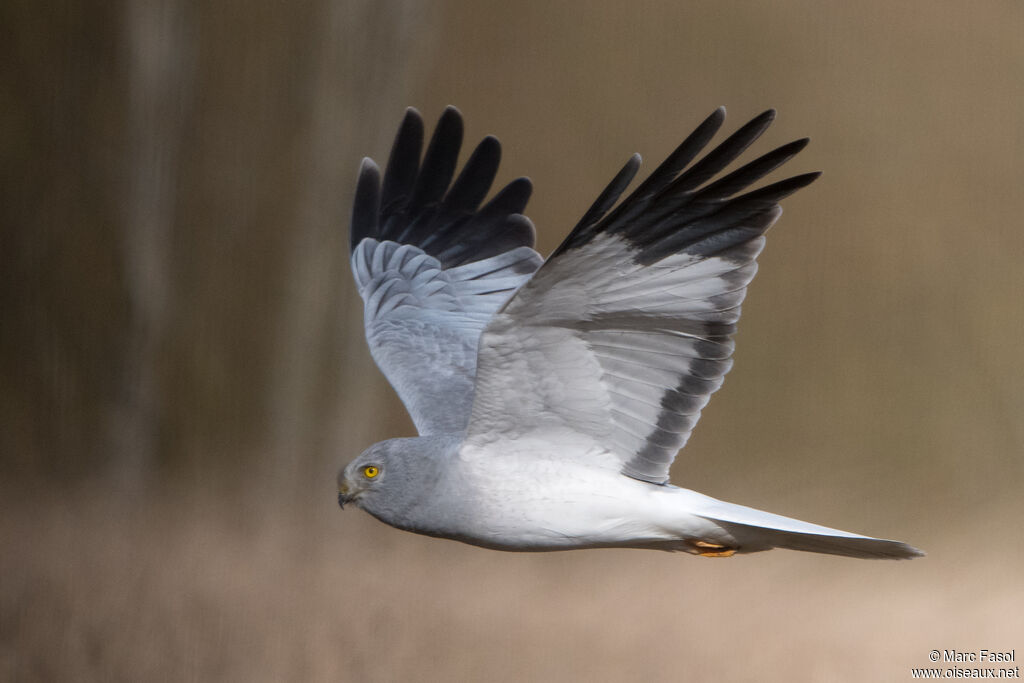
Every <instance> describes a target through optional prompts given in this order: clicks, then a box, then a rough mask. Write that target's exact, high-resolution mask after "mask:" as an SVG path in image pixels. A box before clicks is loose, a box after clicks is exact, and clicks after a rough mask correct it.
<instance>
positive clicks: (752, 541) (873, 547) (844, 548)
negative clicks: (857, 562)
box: [713, 520, 924, 560]
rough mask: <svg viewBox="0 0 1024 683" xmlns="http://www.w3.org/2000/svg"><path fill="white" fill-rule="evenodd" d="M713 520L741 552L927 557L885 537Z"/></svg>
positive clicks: (883, 557)
mask: <svg viewBox="0 0 1024 683" xmlns="http://www.w3.org/2000/svg"><path fill="white" fill-rule="evenodd" d="M713 521H714V522H715V523H716V524H718V525H719V526H721V527H722V528H723V529H725V531H727V532H728V533H729V535H730V536H732V537H733V538H735V539H736V543H737V545H738V548H737V552H740V553H745V552H757V551H759V550H770V549H772V548H786V549H788V550H802V551H804V552H809V553H824V554H827V555H843V556H845V557H859V558H864V559H887V560H909V559H913V558H915V557H921V556H922V555H924V553H923V552H921V551H920V550H918V549H917V548H914V547H912V546H909V545H907V544H906V543H903V542H901V541H890V540H886V539H883V538H871V537H870V536H855V535H847V534H846V533H845V532H838V533H840V534H843V535H830V534H824V533H804V532H796V531H785V530H782V529H772V528H769V527H756V526H749V525H746V524H734V523H731V522H725V521H722V520H713Z"/></svg>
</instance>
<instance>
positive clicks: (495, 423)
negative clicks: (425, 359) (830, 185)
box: [467, 109, 818, 483]
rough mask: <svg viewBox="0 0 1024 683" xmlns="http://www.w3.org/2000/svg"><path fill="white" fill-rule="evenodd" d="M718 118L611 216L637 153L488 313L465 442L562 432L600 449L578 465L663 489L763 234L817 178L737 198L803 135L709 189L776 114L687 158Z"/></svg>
mask: <svg viewBox="0 0 1024 683" xmlns="http://www.w3.org/2000/svg"><path fill="white" fill-rule="evenodd" d="M724 118H725V110H724V109H719V110H717V111H715V112H714V113H713V114H712V115H711V116H710V117H708V118H707V119H706V120H705V121H704V122H703V123H702V124H701V125H700V126H699V127H698V128H697V129H696V130H695V131H694V132H693V133H692V134H691V135H690V136H689V137H688V138H687V139H686V140H685V141H684V142H683V143H682V144H681V145H680V146H679V147H678V148H677V149H676V150H675V152H673V153H672V154H671V155H670V156H669V157H668V159H666V160H665V162H664V163H662V164H661V166H659V167H658V168H657V169H656V170H655V171H654V172H653V173H652V174H651V176H650V177H649V178H647V180H645V181H644V182H643V183H642V184H640V185H639V186H638V188H637V189H636V190H635V191H634V192H633V193H632V194H631V195H629V197H628V198H627V199H625V200H624V201H622V202H621V203H620V204H619V205H618V206H617V207H615V209H614V210H612V211H611V212H610V213H609V209H611V208H612V206H613V205H614V204H615V202H616V201H617V200H618V198H619V196H620V195H621V194H622V192H623V191H624V190H625V188H626V186H627V185H628V184H629V183H630V181H631V180H632V178H633V176H634V175H635V173H636V171H637V168H638V167H639V157H638V156H634V157H633V158H632V159H630V160H629V162H628V163H627V164H626V166H625V167H624V168H623V169H622V171H620V172H619V174H618V175H617V176H616V177H615V179H614V180H613V181H612V182H611V184H610V185H609V186H608V188H607V189H605V191H604V192H603V193H602V194H601V196H600V197H599V198H598V199H597V201H596V202H595V203H594V205H593V206H592V207H591V208H590V210H588V211H587V213H586V214H585V215H584V217H583V218H582V219H581V221H580V222H579V224H578V225H577V226H576V227H575V228H574V229H573V231H572V232H571V233H570V235H569V236H568V238H567V239H566V240H565V241H564V242H563V243H562V245H561V246H559V247H558V249H557V250H556V251H555V252H554V254H552V256H551V257H550V258H549V259H548V260H547V261H546V262H545V263H544V265H543V267H542V268H541V269H540V270H538V271H537V273H536V274H535V275H534V276H533V277H532V278H531V279H530V280H529V282H527V283H526V284H525V285H524V286H523V287H521V288H520V289H519V290H518V291H517V292H516V294H515V295H514V296H513V297H512V298H511V299H509V301H508V302H507V303H506V304H505V305H504V307H503V308H502V309H501V310H500V311H499V312H498V313H496V314H495V316H494V318H493V319H492V320H491V322H490V323H489V324H488V326H487V328H486V329H485V330H484V333H483V335H482V336H481V338H480V347H479V356H478V359H477V380H476V392H475V398H474V403H473V412H472V416H471V418H470V423H469V427H468V430H467V447H469V448H472V447H474V446H482V445H484V444H487V443H488V442H491V441H493V440H495V439H498V438H507V437H508V436H509V435H523V434H530V433H538V432H544V431H545V430H546V431H548V432H549V433H552V434H554V433H556V432H559V431H561V432H562V433H564V432H565V430H567V429H568V430H572V431H573V432H575V433H577V434H580V435H585V436H587V437H590V443H592V444H600V445H601V446H602V447H603V450H602V451H601V455H600V456H596V455H595V453H596V451H595V450H594V449H593V448H591V449H590V450H589V451H588V452H589V453H590V455H587V456H580V457H588V458H594V457H602V458H604V462H606V463H607V464H609V465H612V466H615V467H618V468H619V469H621V471H622V472H623V473H624V474H626V475H629V476H631V477H634V478H636V479H641V480H644V481H650V482H655V483H663V482H665V481H667V480H668V471H669V466H670V465H671V463H672V461H673V459H674V458H675V455H676V453H677V451H678V450H679V449H680V448H682V446H683V445H684V444H685V443H686V440H687V438H688V437H689V435H690V432H691V430H692V429H693V427H694V425H695V424H696V423H697V420H698V418H699V417H700V411H701V409H702V408H703V407H704V405H705V404H706V403H707V401H708V398H709V397H710V395H711V394H712V393H713V392H714V391H716V390H717V389H718V388H719V387H720V386H721V384H722V379H723V377H724V376H725V373H726V372H728V370H729V367H730V365H731V363H732V361H731V359H730V357H731V355H732V351H733V341H732V336H733V333H734V332H735V330H736V322H737V320H738V319H739V316H740V303H741V302H742V301H743V297H744V295H745V293H746V287H747V284H748V283H749V282H750V280H751V279H752V278H753V277H754V273H755V271H756V270H757V263H756V261H755V259H756V258H757V255H758V254H759V253H760V251H761V249H762V247H763V246H764V237H763V234H764V232H765V231H766V230H767V229H768V228H769V227H770V226H771V225H772V223H774V222H775V220H776V219H777V218H778V217H779V214H780V213H781V209H780V208H779V206H778V203H777V202H778V201H779V200H780V199H782V198H783V197H785V196H787V195H789V194H791V193H792V192H795V191H796V190H798V189H799V188H801V187H804V186H805V185H807V184H809V183H810V182H811V181H813V180H814V179H815V178H816V177H817V176H818V174H817V173H808V174H804V175H798V176H795V177H792V178H789V179H787V180H782V181H780V182H776V183H773V184H771V185H767V186H765V187H762V188H760V189H756V190H753V191H749V192H746V193H745V194H740V193H742V192H744V191H745V190H746V189H747V188H748V187H749V186H750V185H751V184H753V183H755V182H757V181H758V180H759V179H761V178H762V177H763V176H764V175H766V174H767V173H769V172H770V171H772V170H774V169H775V168H777V167H778V166H779V165H781V164H782V163H784V162H785V161H787V160H788V159H789V158H790V157H792V156H793V155H794V154H796V153H797V152H799V151H800V150H801V149H802V148H803V147H804V146H805V145H806V143H807V140H806V139H804V140H797V141H795V142H792V143H789V144H787V145H783V146H782V147H779V148H778V149H776V150H774V151H771V152H768V153H767V154H765V155H764V156H761V157H759V158H758V159H755V160H754V161H751V162H750V163H748V164H746V165H744V166H743V167H741V168H739V169H738V170H735V171H733V172H731V173H729V174H728V175H725V176H723V177H721V178H719V179H718V180H714V181H712V178H714V176H716V175H717V174H718V173H719V172H720V171H721V170H722V169H724V168H725V167H726V166H727V165H728V164H729V163H731V162H732V161H733V160H735V159H736V158H737V157H738V156H740V154H741V153H742V152H743V151H744V150H745V149H746V148H747V146H749V145H750V144H751V143H752V142H753V141H754V140H756V139H757V138H758V137H759V136H760V135H761V133H762V132H764V130H765V129H766V128H767V127H768V125H769V124H770V123H771V121H772V119H773V118H774V112H772V111H768V112H765V113H764V114H762V115H760V116H758V117H757V118H755V119H753V120H752V121H751V122H750V123H748V124H746V125H745V126H743V127H742V128H740V129H739V130H738V131H737V132H736V133H734V134H733V135H732V136H730V137H729V138H728V139H727V140H725V141H724V142H722V143H721V144H720V145H718V146H717V147H716V148H715V149H713V150H712V151H710V152H708V153H707V154H706V155H705V156H704V157H703V158H702V159H700V160H699V161H697V162H696V163H693V164H692V165H691V162H693V160H694V159H695V158H696V157H697V156H698V155H699V154H700V152H701V151H702V150H703V149H704V148H705V146H706V145H707V144H708V142H709V141H710V140H711V138H712V137H713V136H714V134H715V133H716V132H717V130H718V129H719V127H720V126H721V124H722V122H723V121H724ZM586 450H587V449H583V448H581V449H578V451H579V453H581V454H582V453H583V452H585V451H586ZM609 451H610V453H611V455H612V457H609V456H608V452H609ZM467 452H468V451H467ZM479 452H493V449H484V450H482V451H479ZM557 455H558V454H557V453H556V454H554V456H555V457H557ZM566 457H569V456H566Z"/></svg>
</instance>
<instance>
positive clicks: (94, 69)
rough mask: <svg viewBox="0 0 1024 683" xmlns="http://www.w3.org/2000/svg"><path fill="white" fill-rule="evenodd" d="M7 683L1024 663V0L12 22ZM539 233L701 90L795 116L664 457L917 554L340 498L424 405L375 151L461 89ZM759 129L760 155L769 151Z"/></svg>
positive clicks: (15, 8) (5, 271)
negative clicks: (362, 183)
mask: <svg viewBox="0 0 1024 683" xmlns="http://www.w3.org/2000/svg"><path fill="white" fill-rule="evenodd" d="M0 27H2V28H0V32H2V35H0V54H2V59H0V87H2V95H0V145H2V155H3V159H4V164H3V168H2V171H0V173H2V174H3V180H2V193H3V194H2V197H0V228H2V243H0V255H2V259H3V260H2V262H0V283H2V284H0V307H2V312H3V317H2V323H0V477H2V482H0V495H2V498H0V509H2V516H0V543H2V546H0V576H2V579H0V678H2V679H3V680H11V681H37V680H39V681H48V680H76V681H119V680H125V681H141V680H145V681H157V680H169V681H176V680H200V681H209V680H247V681H252V680H261V681H262V680H267V681H285V680H287V681H299V680H310V681H342V680H344V681H348V680H351V681H369V680H460V679H464V680H523V679H534V680H576V679H586V680H630V679H633V680H639V679H645V680H759V681H761V680H780V681H789V680H814V681H826V680H840V681H841V680H907V679H909V678H910V668H911V667H926V666H930V663H929V661H928V652H929V651H930V650H932V649H939V650H942V649H957V650H961V651H971V650H977V649H980V648H982V647H986V648H988V649H995V650H1010V649H1011V648H1016V652H1017V654H1018V656H1019V657H1024V616H1022V614H1021V611H1020V608H1021V605H1022V604H1024V583H1022V580H1021V579H1020V578H1019V574H1020V566H1021V563H1022V561H1024V542H1022V533H1021V528H1020V522H1021V516H1022V511H1024V504H1022V503H1021V502H1020V499H1021V488H1022V483H1024V459H1022V455H1024V421H1022V419H1021V417H1022V415H1024V386H1022V379H1024V354H1022V353H1021V346H1022V344H1021V340H1022V336H1024V307H1022V304H1021V293H1022V292H1024V268H1022V267H1021V260H1022V259H1024V230H1022V225H1021V222H1022V218H1021V217H1022V215H1024V193H1022V191H1021V178H1022V177H1024V138H1022V133H1021V131H1022V125H1021V124H1022V121H1024V38H1022V36H1024V6H1022V5H1021V4H1020V3H1016V2H996V1H991V2H984V3H962V2H934V3H902V4H901V3H890V2H880V1H874V0H872V1H870V2H858V3H818V2H812V1H810V0H807V1H803V2H799V1H787V2H782V3H759V4H755V3H729V4H728V6H725V7H721V6H718V4H717V3H710V2H700V3H698V2H655V3H645V2H635V3H628V4H625V3H617V2H600V3H598V2H594V3H583V2H580V3H542V2H530V3H525V4H515V5H513V3H503V2H464V1H452V2H444V3H436V4H430V5H427V4H424V3H418V2H407V3H398V2H371V1H360V0H348V1H339V2H330V1H328V0H309V1H303V2H291V3H282V2H271V1H269V0H248V1H246V2H240V1H234V2H232V1H228V2H217V3H202V2H187V1H185V0H136V1H134V2H113V3H100V2H66V1H60V0H56V1H53V2H47V3H38V2H34V1H27V0H7V1H6V2H4V3H3V4H2V6H0ZM449 103H451V104H455V105H457V106H459V107H460V108H461V110H462V111H463V113H464V114H465V116H466V119H467V144H469V143H475V142H476V140H478V139H479V138H480V137H482V136H483V135H485V134H487V133H494V134H496V135H498V136H499V137H500V138H501V140H502V142H503V143H504V148H505V155H504V162H503V168H502V173H501V175H500V176H499V180H506V181H507V180H509V179H511V178H512V177H515V176H518V175H529V176H531V177H532V178H533V180H534V182H535V185H536V192H535V194H534V199H533V202H532V203H531V208H530V211H529V213H530V216H531V217H532V219H533V220H534V222H535V223H536V225H537V227H538V233H539V242H540V248H541V251H542V252H545V253H546V252H548V251H550V250H551V249H552V248H553V247H554V246H556V245H557V243H558V241H559V240H560V239H561V238H562V237H563V236H564V235H565V233H566V232H567V231H568V229H569V227H570V226H571V225H572V224H573V223H574V221H575V220H576V218H578V217H579V215H580V214H581V212H582V211H583V210H584V209H585V208H586V207H587V206H588V205H589V202H590V201H591V200H592V199H593V198H594V197H595V196H596V193H597V192H598V191H599V190H600V189H601V188H602V187H603V183H605V182H606V181H607V180H608V179H610V177H611V176H612V175H613V174H614V173H615V171H617V170H618V168H619V165H620V164H621V163H622V162H623V161H625V159H626V158H627V157H628V155H629V154H630V153H632V152H634V151H639V152H640V153H642V154H643V155H644V158H645V160H646V164H647V166H646V167H647V168H648V169H650V168H651V167H652V166H651V165H652V164H655V163H657V162H658V161H660V159H661V158H662V157H663V156H664V155H665V154H667V153H668V152H669V151H670V150H671V149H672V148H673V146H674V145H675V144H676V143H677V142H678V141H679V140H680V139H681V138H682V137H683V136H684V135H685V134H686V133H688V132H689V130H690V129H691V127H692V126H693V125H695V124H696V123H697V122H698V121H699V120H700V119H701V118H703V116H705V115H706V114H707V113H709V112H710V111H711V109H713V108H714V107H715V106H717V105H720V104H725V105H727V106H728V107H729V111H730V121H729V124H728V125H729V126H730V130H732V129H734V128H735V127H736V126H737V125H739V124H740V123H742V122H744V121H746V120H747V119H748V118H749V117H751V116H753V115H754V114H756V113H758V112H759V111H761V110H762V109H764V108H766V107H769V106H771V107H776V108H778V110H779V119H778V121H777V123H776V124H775V126H773V128H772V129H771V130H770V131H769V133H768V134H767V135H766V139H765V140H764V141H762V142H761V143H760V144H759V145H758V147H757V148H756V149H759V150H761V151H766V150H767V149H770V147H771V146H774V145H777V144H780V143H782V142H786V141H788V140H790V139H793V138H796V137H802V136H805V135H808V136H810V137H811V138H812V139H813V142H812V145H811V146H810V147H809V148H808V150H807V151H805V152H804V153H803V154H801V155H800V157H799V158H798V159H797V160H796V161H795V162H793V163H792V165H791V166H790V170H791V171H793V172H797V171H805V170H816V169H820V170H824V171H825V175H824V176H823V177H822V179H821V180H819V181H818V182H817V183H816V184H815V185H814V186H812V187H811V188H809V189H808V190H805V191H803V192H801V193H799V194H798V195H796V196H794V197H792V198H790V199H789V200H787V201H786V215H785V216H784V217H783V219H782V220H781V222H780V223H779V225H778V226H777V227H776V228H775V229H774V230H773V231H772V233H771V237H770V239H769V245H768V248H767V250H766V252H765V253H764V255H763V256H762V258H761V272H760V274H759V276H758V278H757V280H756V281H755V283H754V285H753V287H752V288H751V291H750V294H749V296H748V298H747V305H746V306H745V314H744V319H743V322H742V324H741V330H740V334H739V338H738V352H737V355H736V360H737V363H736V367H735V369H734V370H733V372H732V373H731V375H730V376H729V380H728V381H727V382H726V384H725V388H724V389H723V390H722V391H721V392H720V393H719V394H718V395H716V396H715V398H714V400H713V401H712V403H711V404H710V406H709V408H708V409H707V410H706V411H705V416H704V419H703V421H702V423H701V425H700V427H699V428H698V430H697V432H696V434H695V436H694V438H693V439H692V440H691V442H690V444H689V446H688V447H687V449H686V450H685V451H684V453H683V454H682V455H681V456H680V457H679V459H678V460H677V465H676V468H675V472H674V481H675V482H676V483H678V484H682V485H684V486H688V487H691V488H695V489H698V490H700V491H703V492H706V493H709V494H711V495H715V496H718V497H721V498H724V499H726V500H731V501H735V502H741V503H745V504H748V505H753V506H756V507H762V508H765V509H769V510H772V511H774V512H778V513H782V514H787V515H792V516H796V517H800V518H804V519H808V520H812V521H815V522H820V523H823V524H828V525H831V526H837V527H840V528H845V529H850V530H853V531H860V532H866V533H871V534H875V535H880V536H885V537H889V538H899V539H901V540H906V541H908V542H910V543H912V544H914V545H916V546H919V547H921V548H923V549H925V550H927V551H928V552H929V555H928V557H926V558H924V559H922V560H916V561H913V562H904V563H885V562H874V563H872V562H861V561H855V560H848V559H841V558H831V557H816V556H811V555H805V554H799V553H791V552H790V553H787V552H782V551H777V552H774V553H769V554H762V555H754V556H748V557H740V558H734V559H732V560H728V561H725V560H721V561H712V560H704V559H699V558H693V557H688V556H677V555H669V554H662V553H653V552H641V551H583V552H578V553H568V554H545V555H509V554H501V553H496V552H491V551H485V550H479V549H475V548H470V547H466V546H461V545H459V544H456V543H452V542H447V541H438V540H431V539H426V538H421V537H416V536H413V535H409V534H404V533H402V532H399V531H395V530H392V529H390V528H387V527H385V526H383V525H380V524H378V523H377V522H375V521H373V520H372V519H370V518H369V517H368V516H366V515H363V514H362V513H359V512H349V511H346V512H344V513H342V512H340V511H339V510H338V509H337V505H336V504H335V500H334V495H335V491H334V473H335V471H336V469H337V468H338V467H339V466H340V465H342V464H344V463H345V462H347V461H348V460H349V459H350V458H351V457H353V456H355V455H356V454H358V453H359V452H360V451H361V450H362V449H363V448H365V447H366V446H368V445H369V444H371V443H373V442H374V441H376V440H380V439H382V438H386V437H390V436H397V435H409V434H411V433H412V427H411V423H410V421H409V420H408V418H407V417H406V415H405V413H404V410H403V408H402V406H401V404H400V403H399V402H398V401H397V399H396V398H395V397H394V395H393V394H392V393H391V391H390V389H389V387H388V386H387V385H386V383H385V382H384V380H383V378H382V377H381V376H380V374H379V373H378V372H377V370H376V368H375V367H374V366H373V364H372V361H371V359H370V357H369V354H368V353H367V350H366V348H365V344H364V342H363V339H362V306H361V302H360V301H359V300H358V297H357V296H356V294H355V293H354V290H353V287H352V284H351V277H350V274H349V271H348V264H347V216H348V211H349V202H350V197H351V191H352V183H353V179H354V173H355V170H356V169H357V167H358V163H359V159H360V158H361V157H362V156H364V155H368V156H372V157H373V158H375V159H377V160H378V161H383V160H385V159H386V155H387V151H388V148H389V145H390V141H391V138H392V136H393V134H394V130H395V128H396V126H397V124H398V122H399V120H400V118H401V116H402V112H403V109H404V107H406V106H408V105H413V106H416V107H418V108H419V109H420V110H421V111H422V112H423V113H424V116H425V117H426V118H427V119H428V120H433V119H434V118H435V117H436V116H437V115H438V114H439V113H440V111H441V109H442V107H443V106H444V105H446V104H449ZM755 151H756V150H755Z"/></svg>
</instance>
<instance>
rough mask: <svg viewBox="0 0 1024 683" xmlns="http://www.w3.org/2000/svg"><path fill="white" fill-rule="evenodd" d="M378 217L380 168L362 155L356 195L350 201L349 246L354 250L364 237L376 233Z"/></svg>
mask: <svg viewBox="0 0 1024 683" xmlns="http://www.w3.org/2000/svg"><path fill="white" fill-rule="evenodd" d="M379 217H380V169H379V168H378V167H377V164H375V163H374V161H373V159H371V158H369V157H363V161H362V163H361V164H359V179H358V181H357V182H356V196H355V199H354V200H353V202H352V221H351V224H350V225H351V227H350V229H349V248H350V250H352V251H355V248H356V247H357V246H359V243H360V242H362V241H363V239H364V238H366V237H373V236H375V235H376V234H377V227H378V221H379Z"/></svg>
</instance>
